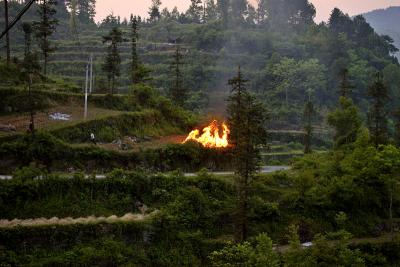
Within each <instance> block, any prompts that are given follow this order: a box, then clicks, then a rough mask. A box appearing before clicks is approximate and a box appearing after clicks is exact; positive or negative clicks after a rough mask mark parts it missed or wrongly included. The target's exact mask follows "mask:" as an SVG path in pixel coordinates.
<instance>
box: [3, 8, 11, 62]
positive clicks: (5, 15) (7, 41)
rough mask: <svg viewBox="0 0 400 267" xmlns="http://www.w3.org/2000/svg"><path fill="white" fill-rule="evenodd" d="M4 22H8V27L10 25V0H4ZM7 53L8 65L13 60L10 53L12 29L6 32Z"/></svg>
mask: <svg viewBox="0 0 400 267" xmlns="http://www.w3.org/2000/svg"><path fill="white" fill-rule="evenodd" d="M4 22H5V24H6V27H5V28H6V29H7V27H8V0H4ZM6 53H7V65H9V64H10V61H11V53H10V31H7V33H6Z"/></svg>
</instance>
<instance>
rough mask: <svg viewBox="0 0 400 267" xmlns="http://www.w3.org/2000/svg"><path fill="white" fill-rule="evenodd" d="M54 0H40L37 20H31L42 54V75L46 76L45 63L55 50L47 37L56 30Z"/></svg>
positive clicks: (55, 2) (56, 21)
mask: <svg viewBox="0 0 400 267" xmlns="http://www.w3.org/2000/svg"><path fill="white" fill-rule="evenodd" d="M56 4H57V1H55V0H41V1H40V2H39V5H38V9H37V13H38V15H39V19H40V20H39V21H36V22H33V28H34V32H35V37H36V38H37V39H38V41H39V47H40V50H41V53H42V55H43V75H44V77H45V79H46V76H47V63H48V60H49V56H50V54H51V53H52V52H54V51H55V49H56V48H55V47H54V46H52V45H51V41H50V40H49V38H50V37H51V35H53V33H54V32H55V30H56V26H57V24H58V20H57V19H56V18H54V16H55V14H56V9H55V5H56Z"/></svg>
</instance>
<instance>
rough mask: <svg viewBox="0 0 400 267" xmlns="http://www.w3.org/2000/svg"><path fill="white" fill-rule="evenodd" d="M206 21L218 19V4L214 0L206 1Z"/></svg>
mask: <svg viewBox="0 0 400 267" xmlns="http://www.w3.org/2000/svg"><path fill="white" fill-rule="evenodd" d="M205 13H206V16H205V22H208V21H213V20H216V19H217V15H218V12H217V5H216V3H215V1H214V0H207V1H206V8H205Z"/></svg>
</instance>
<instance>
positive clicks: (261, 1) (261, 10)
mask: <svg viewBox="0 0 400 267" xmlns="http://www.w3.org/2000/svg"><path fill="white" fill-rule="evenodd" d="M266 10H267V8H266V3H265V0H257V24H262V23H263V22H264V20H265V18H266V15H267V11H266Z"/></svg>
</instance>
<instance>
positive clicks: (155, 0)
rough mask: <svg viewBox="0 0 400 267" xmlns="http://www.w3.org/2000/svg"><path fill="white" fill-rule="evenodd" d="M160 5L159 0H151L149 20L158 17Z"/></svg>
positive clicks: (152, 20) (155, 19) (159, 15)
mask: <svg viewBox="0 0 400 267" xmlns="http://www.w3.org/2000/svg"><path fill="white" fill-rule="evenodd" d="M160 6H161V0H151V6H150V10H149V16H150V19H149V20H150V22H154V21H157V20H159V19H160V17H161V14H160Z"/></svg>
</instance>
